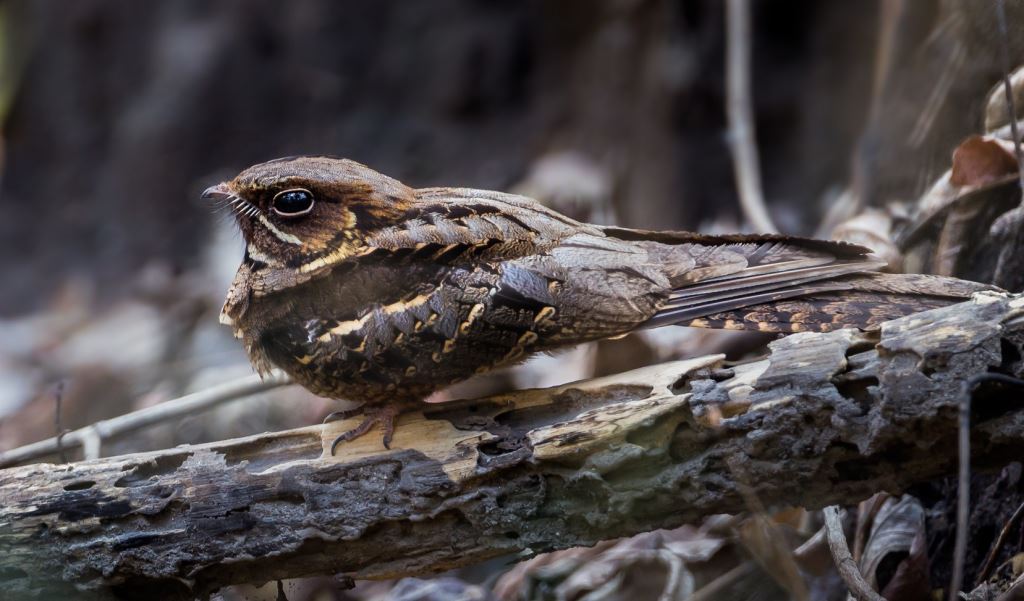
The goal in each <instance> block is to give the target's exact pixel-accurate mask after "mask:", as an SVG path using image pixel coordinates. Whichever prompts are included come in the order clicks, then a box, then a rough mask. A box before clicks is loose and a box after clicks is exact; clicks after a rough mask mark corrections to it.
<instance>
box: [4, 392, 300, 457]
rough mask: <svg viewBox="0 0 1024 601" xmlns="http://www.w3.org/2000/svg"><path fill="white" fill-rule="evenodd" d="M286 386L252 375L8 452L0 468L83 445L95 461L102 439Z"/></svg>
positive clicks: (5, 453) (5, 452)
mask: <svg viewBox="0 0 1024 601" xmlns="http://www.w3.org/2000/svg"><path fill="white" fill-rule="evenodd" d="M289 383H290V381H289V380H288V378H287V377H286V376H285V375H284V374H281V373H279V372H275V373H273V374H272V375H270V376H268V377H267V378H266V379H260V377H259V376H255V375H253V376H247V377H245V378H239V379H237V380H233V381H230V382H226V383H224V384H220V385H218V386H214V387H212V388H208V389H206V390H201V391H199V392H195V393H192V394H188V395H185V396H183V397H180V398H177V399H172V400H170V401H167V402H164V403H160V404H159V405H153V406H152V407H147V408H145V409H140V410H138V411H133V412H131V413H126V414H125V415H119V416H117V417H113V418H110V419H107V420H103V421H100V422H96V423H95V424H92V425H90V426H86V427H84V428H79V429H78V430H73V431H71V432H68V433H67V434H64V435H63V436H54V437H53V438H48V439H46V440H41V441H39V442H34V443H32V444H28V445H25V446H23V447H18V448H16V449H11V450H10V451H4V452H0V467H6V466H10V465H14V464H17V463H23V462H25V461H30V460H32V459H38V458H39V457H44V456H46V455H49V454H51V453H54V452H56V451H57V450H58V449H61V448H63V449H72V448H75V447H78V446H82V445H88V447H89V448H88V451H89V452H88V453H87V454H88V455H94V457H91V458H95V457H98V456H99V450H100V446H99V445H100V442H101V441H102V440H104V439H108V438H110V437H112V436H117V435H120V434H125V433H127V432H132V431H134V430H140V429H142V428H145V427H147V426H152V425H154V424H157V423H160V422H164V421H167V420H170V419H175V418H178V417H183V416H185V415H190V414H193V413H198V412H200V411H206V410H208V409H212V408H213V407H216V406H217V405H220V404H221V403H225V402H227V401H232V400H235V399H240V398H243V397H247V396H250V395H253V394H256V393H258V392H263V391H265V390H270V389H271V388H276V387H278V386H283V385H286V384H289Z"/></svg>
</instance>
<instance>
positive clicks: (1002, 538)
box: [977, 503, 1024, 584]
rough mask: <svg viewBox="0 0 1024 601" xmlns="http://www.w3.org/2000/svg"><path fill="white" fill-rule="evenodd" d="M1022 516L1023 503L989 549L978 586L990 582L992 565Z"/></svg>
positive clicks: (1023, 514)
mask: <svg viewBox="0 0 1024 601" xmlns="http://www.w3.org/2000/svg"><path fill="white" fill-rule="evenodd" d="M1021 516H1024V503H1021V504H1020V505H1019V506H1018V507H1017V511H1014V512H1013V515H1011V516H1010V519H1009V520H1008V521H1007V522H1006V524H1004V525H1003V529H1002V530H1000V531H999V537H998V538H996V542H995V543H994V544H993V545H992V548H991V549H989V552H988V557H986V558H985V563H984V564H982V566H981V572H979V573H978V579H977V583H978V584H981V583H982V582H985V581H986V580H988V576H989V573H990V572H991V571H992V564H993V563H995V561H996V557H997V556H998V555H999V551H1000V550H1002V548H1003V545H1004V544H1006V539H1007V537H1009V536H1010V531H1011V530H1013V529H1014V528H1015V527H1016V526H1017V523H1018V522H1020V518H1021Z"/></svg>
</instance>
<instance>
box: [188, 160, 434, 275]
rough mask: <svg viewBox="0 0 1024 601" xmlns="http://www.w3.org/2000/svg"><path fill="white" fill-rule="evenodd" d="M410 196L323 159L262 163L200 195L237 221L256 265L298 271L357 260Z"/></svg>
mask: <svg viewBox="0 0 1024 601" xmlns="http://www.w3.org/2000/svg"><path fill="white" fill-rule="evenodd" d="M413 195H414V193H413V190H412V189H410V188H408V187H407V186H405V185H403V184H402V183H401V182H399V181H397V180H394V179H392V178H389V177H387V176H385V175H382V174H380V173H377V172H376V171H374V170H372V169H370V168H369V167H366V166H365V165H361V164H359V163H356V162H355V161H349V160H346V159H336V158H330V157H319V156H309V157H289V158H283V159H276V160H273V161H269V162H266V163H260V164H258V165H254V166H252V167H249V168H248V169H246V170H244V171H242V172H241V173H239V174H238V175H237V176H236V177H235V178H234V179H232V180H231V181H228V182H223V183H220V184H217V185H216V186H212V187H210V188H208V189H207V190H206V191H205V192H203V198H205V199H209V200H213V201H216V202H218V203H219V204H220V205H221V206H222V207H224V208H225V209H227V210H229V211H230V212H231V213H233V214H234V216H235V218H236V220H237V222H238V227H239V228H240V229H241V231H242V235H243V237H244V238H245V243H246V260H247V261H248V262H250V264H251V265H253V266H260V265H261V264H262V265H266V266H269V267H272V268H286V269H297V270H301V271H310V270H313V269H315V268H316V267H317V266H320V265H328V264H330V263H333V262H335V261H337V260H340V259H343V258H345V257H346V256H351V255H353V254H355V253H357V252H359V251H360V250H361V249H362V248H363V247H364V240H365V235H366V233H368V232H371V231H373V230H375V229H378V228H380V227H384V226H386V225H390V224H392V223H394V222H395V221H396V220H397V219H398V218H399V217H400V216H401V215H402V214H404V213H405V211H406V210H407V209H408V207H409V206H410V203H411V201H412V198H413Z"/></svg>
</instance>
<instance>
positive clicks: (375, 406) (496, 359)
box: [203, 156, 985, 452]
mask: <svg viewBox="0 0 1024 601" xmlns="http://www.w3.org/2000/svg"><path fill="white" fill-rule="evenodd" d="M203 196H204V197H205V198H211V199H218V200H219V201H221V202H222V203H223V204H224V205H225V206H226V207H229V208H230V209H231V211H232V212H233V213H234V215H235V217H236V219H237V222H238V226H239V228H240V229H241V231H242V234H243V236H244V238H245V243H246V251H245V256H244V259H243V260H242V264H241V266H240V267H239V268H238V273H237V274H236V276H235V279H234V282H233V283H232V285H231V288H230V291H229V292H228V296H227V300H226V302H225V304H224V308H223V311H222V314H221V321H222V322H223V323H225V324H227V325H229V326H231V327H232V328H233V329H234V333H235V335H236V336H237V337H238V338H240V339H241V340H242V342H243V344H244V346H245V350H246V351H247V353H248V355H249V357H250V359H251V361H252V364H253V366H254V367H255V368H256V369H257V370H258V371H259V372H261V373H265V372H266V371H267V370H268V369H270V368H271V367H273V366H277V367H279V368H280V369H282V370H284V371H285V372H286V373H287V374H289V375H290V376H291V378H293V379H294V380H295V381H296V382H298V383H300V384H302V385H303V386H305V387H306V388H308V389H309V390H311V391H313V392H314V393H316V394H319V395H323V396H327V397H331V398H337V399H349V400H353V401H360V402H362V403H363V406H362V407H361V408H360V411H361V412H362V413H363V414H364V416H365V419H364V421H363V422H362V423H361V425H359V426H358V427H357V428H355V429H354V430H351V431H349V432H346V433H345V434H343V435H342V436H340V437H339V438H338V440H336V441H335V446H336V445H337V443H338V442H340V441H342V440H349V439H352V438H354V437H356V436H359V435H362V434H364V433H366V432H367V431H369V430H370V429H371V428H372V427H373V426H374V424H376V423H380V424H382V426H383V429H384V443H385V445H388V443H389V442H390V440H391V435H392V432H393V421H394V418H395V416H396V415H398V413H399V412H401V411H402V410H405V409H407V408H412V407H415V405H416V404H417V403H420V402H421V401H422V399H423V398H424V397H426V396H427V395H429V394H430V393H431V392H433V391H435V390H437V389H439V388H443V387H445V386H447V385H449V384H452V383H454V382H458V381H460V380H463V379H465V378H469V377H471V376H473V375H474V374H479V373H483V372H486V371H488V370H491V369H494V368H497V367H503V366H507V365H512V364H515V363H517V362H520V361H523V360H524V359H526V358H527V357H529V356H530V355H531V354H533V353H537V352H541V351H551V350H554V349H558V348H561V347H566V346H570V345H575V344H579V343H582V342H587V341H592V340H599V339H602V338H610V337H615V336H620V335H623V334H625V333H628V332H631V331H634V330H638V329H643V328H655V327H660V326H666V325H682V326H700V327H710V328H730V329H746V330H761V331H768V332H781V333H790V332H798V331H828V330H832V329H835V328H842V327H860V328H866V327H871V326H874V325H877V324H879V323H881V322H882V321H885V320H888V319H892V318H895V317H898V316H902V315H905V314H908V313H912V312H915V311H921V310H925V309H929V308H934V307H938V306H942V305H946V304H949V303H952V302H957V301H960V300H963V299H964V298H966V297H968V296H970V294H971V293H972V292H974V291H976V290H980V289H983V288H985V287H984V286H981V285H979V284H974V283H970V282H964V281H960V280H955V279H950V278H941V277H935V276H923V275H891V274H880V273H876V270H877V269H878V268H880V267H881V266H882V264H883V263H882V261H879V260H877V259H876V258H874V257H872V256H871V255H870V251H869V250H868V249H865V248H862V247H859V246H854V245H851V244H845V243H841V242H829V241H822V240H811V239H803V238H794V237H787V236H778V235H728V236H707V235H701V234H696V233H690V232H657V231H643V230H636V229H627V228H621V227H605V226H597V225H590V224H586V223H579V222H577V221H574V220H572V219H569V218H568V217H565V216H563V215H561V214H559V213H557V212H555V211H552V210H550V209H548V208H546V207H544V206H543V205H541V204H539V203H537V202H535V201H533V200H531V199H529V198H525V197H522V196H515V195H512V194H503V193H501V192H489V191H484V190H472V189H465V188H423V189H414V188H410V187H408V186H406V185H404V184H402V183H401V182H399V181H397V180H394V179H392V178H390V177H387V176H385V175H382V174H380V173H377V172H376V171H373V170H372V169H370V168H368V167H366V166H364V165H361V164H359V163H356V162H353V161H350V160H344V159H336V158H328V157H320V156H308V157H291V158H284V159H278V160H274V161H270V162H267V163H262V164H259V165H255V166H253V167H250V168H248V169H246V170H245V171H242V172H241V173H240V174H239V175H238V176H237V177H235V178H234V179H233V180H231V181H229V182H225V183H222V184H218V185H216V186H213V187H211V188H209V189H208V190H206V192H205V193H204V194H203ZM333 450H334V447H333V446H332V452H333Z"/></svg>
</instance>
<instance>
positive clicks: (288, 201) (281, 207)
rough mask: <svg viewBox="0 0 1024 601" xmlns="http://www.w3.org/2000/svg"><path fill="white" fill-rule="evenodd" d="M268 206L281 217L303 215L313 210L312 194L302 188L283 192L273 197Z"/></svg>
mask: <svg viewBox="0 0 1024 601" xmlns="http://www.w3.org/2000/svg"><path fill="white" fill-rule="evenodd" d="M270 206H271V208H272V209H274V212H275V213H277V214H278V215H280V216H281V217H298V216H299V215H305V214H306V213H308V212H310V211H312V210H313V193H312V192H310V191H309V190H304V189H302V188H294V189H292V190H284V191H282V192H278V193H277V195H275V196H274V200H273V202H271V203H270Z"/></svg>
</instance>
